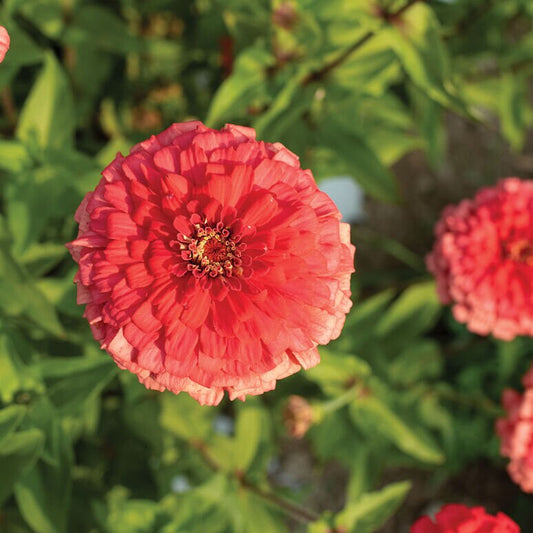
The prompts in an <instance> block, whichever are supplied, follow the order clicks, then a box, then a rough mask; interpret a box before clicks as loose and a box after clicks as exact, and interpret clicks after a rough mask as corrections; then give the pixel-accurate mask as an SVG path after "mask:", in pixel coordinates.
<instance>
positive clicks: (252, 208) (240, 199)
mask: <svg viewBox="0 0 533 533" xmlns="http://www.w3.org/2000/svg"><path fill="white" fill-rule="evenodd" d="M340 217H341V215H340V213H339V211H338V210H337V208H336V207H335V205H334V204H333V202H332V201H331V200H330V198H329V197H328V196H327V195H326V194H324V193H322V192H320V191H319V190H318V188H317V186H316V184H315V182H314V180H313V177H312V175H311V172H310V171H308V170H302V169H300V166H299V162H298V158H297V157H296V156H295V155H294V154H293V153H291V152H289V151H288V150H287V149H286V148H284V147H283V146H282V145H281V144H279V143H276V144H269V143H263V142H258V141H256V140H255V132H254V130H252V129H250V128H244V127H240V126H233V125H228V126H226V127H225V128H224V129H222V130H221V131H216V130H212V129H209V128H207V127H205V126H204V125H203V124H202V123H200V122H186V123H183V124H174V125H172V126H171V127H170V128H168V129H167V130H165V131H163V132H162V133H160V134H159V135H156V136H153V137H151V138H150V139H148V140H147V141H144V142H142V143H140V144H138V145H136V146H134V147H133V148H132V150H131V152H130V155H128V156H127V157H123V156H122V155H120V154H119V155H117V157H116V158H115V160H114V161H113V162H112V163H111V164H110V165H109V166H108V167H107V168H106V169H105V170H104V171H103V179H102V180H101V181H100V183H99V184H98V186H97V187H96V189H95V191H94V192H91V193H89V194H87V196H86V197H85V199H84V200H83V202H82V204H81V205H80V207H79V208H78V210H77V212H76V220H77V221H78V222H79V224H80V231H79V235H78V238H77V239H76V240H75V241H73V242H72V243H70V244H69V245H68V247H69V249H70V251H71V254H72V256H73V258H74V259H75V261H77V262H78V264H79V272H78V273H77V275H76V278H75V281H76V282H77V284H78V303H80V304H87V307H86V310H85V316H86V317H87V319H88V320H89V323H90V325H91V328H92V330H93V333H94V336H95V338H96V339H97V340H99V341H100V344H101V346H102V348H104V349H106V350H107V351H108V352H109V353H110V354H111V356H112V357H113V358H114V359H115V361H116V362H117V364H118V365H119V366H120V367H121V368H127V369H128V370H130V371H132V372H134V373H136V374H137V375H138V377H139V380H140V381H141V382H142V383H144V384H145V385H146V386H147V387H148V388H152V389H157V390H164V389H169V390H171V391H173V392H176V393H178V392H180V391H186V392H188V393H189V394H190V395H191V396H193V397H194V398H196V399H197V400H198V401H199V402H200V403H202V404H212V405H215V404H218V403H219V402H220V400H221V399H222V397H223V394H224V391H225V390H226V391H228V393H229V396H230V398H231V399H234V398H240V399H244V397H245V395H246V394H261V393H263V392H265V391H267V390H271V389H273V388H274V387H275V383H276V380H278V379H280V378H283V377H286V376H288V375H290V374H293V373H294V372H296V371H298V370H299V369H300V367H304V368H309V367H311V366H314V365H316V364H317V363H318V362H319V355H318V351H317V344H325V343H327V342H328V341H329V340H330V339H332V338H335V337H337V336H338V335H339V333H340V331H341V328H342V326H343V323H344V318H345V314H346V313H347V312H348V310H349V309H350V307H351V302H350V298H349V297H350V274H351V273H352V272H353V254H354V247H353V246H352V245H351V244H350V240H349V226H348V225H347V224H343V223H340V222H339V220H340Z"/></svg>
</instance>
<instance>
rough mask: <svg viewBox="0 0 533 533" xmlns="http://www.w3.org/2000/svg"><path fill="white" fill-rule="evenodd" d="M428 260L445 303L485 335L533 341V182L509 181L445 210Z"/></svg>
mask: <svg viewBox="0 0 533 533" xmlns="http://www.w3.org/2000/svg"><path fill="white" fill-rule="evenodd" d="M435 235H436V237H437V240H436V242H435V245H434V247H433V251H432V252H431V253H430V254H429V255H428V257H427V266H428V269H429V270H430V271H431V272H432V273H433V274H434V275H435V277H436V280H437V290H438V294H439V297H440V299H441V301H442V302H443V303H450V302H453V304H454V305H453V309H452V310H453V314H454V316H455V318H456V320H458V321H459V322H464V323H466V325H467V327H468V329H470V331H472V332H474V333H478V334H480V335H487V334H489V333H492V334H493V335H494V337H497V338H500V339H503V340H511V339H513V338H514V337H515V336H517V335H528V336H533V298H532V297H531V295H532V294H533V181H524V180H520V179H519V178H506V179H503V180H501V181H500V182H499V184H498V185H496V186H495V187H488V188H485V189H481V190H480V191H479V192H478V193H477V194H476V196H475V197H474V199H473V200H463V201H462V202H460V203H459V205H457V206H448V207H446V208H445V209H444V211H443V213H442V216H441V219H440V220H439V222H438V223H437V225H436V227H435Z"/></svg>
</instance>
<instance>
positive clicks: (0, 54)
mask: <svg viewBox="0 0 533 533" xmlns="http://www.w3.org/2000/svg"><path fill="white" fill-rule="evenodd" d="M10 42H11V39H10V38H9V33H8V32H7V30H6V29H5V28H4V27H3V26H0V63H1V62H2V61H3V60H4V57H6V54H7V51H8V50H9V45H10Z"/></svg>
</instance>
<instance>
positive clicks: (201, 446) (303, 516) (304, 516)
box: [189, 440, 320, 523]
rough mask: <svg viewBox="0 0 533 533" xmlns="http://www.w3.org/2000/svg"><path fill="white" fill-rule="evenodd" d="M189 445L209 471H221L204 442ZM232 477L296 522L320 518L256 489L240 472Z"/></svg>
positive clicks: (271, 494) (190, 442) (306, 521)
mask: <svg viewBox="0 0 533 533" xmlns="http://www.w3.org/2000/svg"><path fill="white" fill-rule="evenodd" d="M189 444H190V446H191V447H192V448H194V449H195V450H197V451H198V452H199V454H200V455H201V457H202V459H203V460H204V461H205V463H206V465H207V466H208V467H209V468H210V469H211V470H213V471H214V472H221V471H223V469H222V468H221V466H220V465H219V464H218V463H217V462H216V461H215V460H214V459H213V458H212V457H211V455H210V454H209V451H208V449H207V446H206V445H205V443H204V442H201V441H199V440H192V441H189ZM233 476H234V477H235V478H236V479H237V481H238V482H239V483H240V485H241V487H243V488H244V489H246V490H248V491H250V492H252V493H253V494H255V495H256V496H259V497H260V498H262V499H263V500H265V501H267V502H269V503H271V504H273V505H275V506H276V507H279V508H280V509H282V510H283V511H285V512H286V513H287V514H288V515H290V516H291V517H292V518H294V519H295V520H298V521H299V522H303V523H309V522H316V521H317V520H318V519H319V518H320V515H319V514H317V513H315V512H314V511H310V510H309V509H306V508H305V507H302V506H300V505H298V504H296V503H294V502H291V501H289V500H286V499H284V498H281V497H280V496H278V495H277V494H275V493H273V492H270V491H266V490H264V489H260V488H259V487H256V486H255V485H252V484H251V483H249V482H248V481H247V480H246V478H245V476H244V473H243V472H240V471H237V472H233Z"/></svg>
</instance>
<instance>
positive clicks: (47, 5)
mask: <svg viewBox="0 0 533 533" xmlns="http://www.w3.org/2000/svg"><path fill="white" fill-rule="evenodd" d="M20 11H21V13H22V14H23V15H24V17H25V18H27V19H28V20H30V21H31V22H32V23H33V24H35V26H36V27H37V28H39V30H41V31H42V32H43V34H44V35H47V36H48V37H50V38H52V39H57V38H58V37H60V35H61V32H62V30H63V27H64V18H63V6H62V3H61V1H60V0H33V1H32V2H24V3H23V4H21V7H20Z"/></svg>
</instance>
